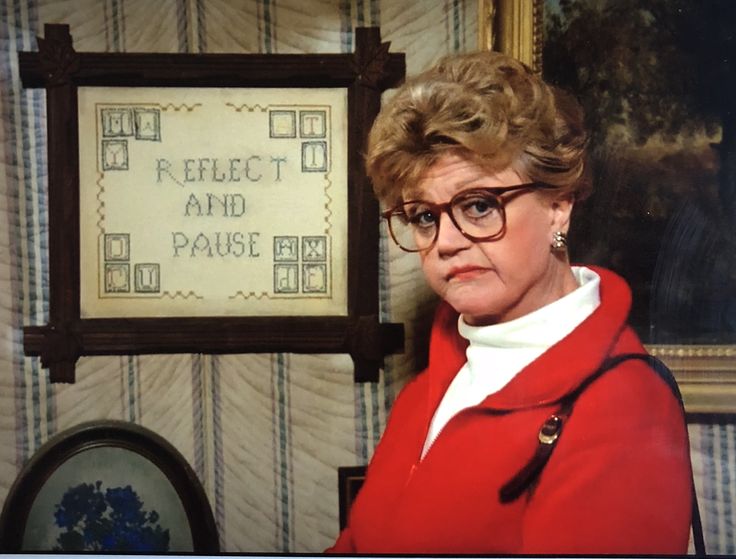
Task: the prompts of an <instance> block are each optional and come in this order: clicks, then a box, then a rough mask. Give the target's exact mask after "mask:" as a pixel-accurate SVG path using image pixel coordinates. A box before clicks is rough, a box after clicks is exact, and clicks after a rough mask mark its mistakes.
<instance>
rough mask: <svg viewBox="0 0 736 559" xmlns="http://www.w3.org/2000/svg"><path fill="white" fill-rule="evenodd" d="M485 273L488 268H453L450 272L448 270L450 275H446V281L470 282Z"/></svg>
mask: <svg viewBox="0 0 736 559" xmlns="http://www.w3.org/2000/svg"><path fill="white" fill-rule="evenodd" d="M487 271H488V268H483V267H480V266H463V267H460V268H453V269H452V270H450V273H449V274H447V281H452V280H457V281H463V280H472V279H475V278H477V277H478V276H480V275H483V274H485V273H486V272H487Z"/></svg>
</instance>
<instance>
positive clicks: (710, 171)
mask: <svg viewBox="0 0 736 559" xmlns="http://www.w3.org/2000/svg"><path fill="white" fill-rule="evenodd" d="M543 33H544V44H543V51H542V70H543V75H544V77H545V79H546V80H547V81H549V82H551V83H553V84H556V85H559V86H560V87H562V88H564V89H566V90H568V91H571V92H572V93H573V94H574V95H576V96H577V97H578V99H579V100H580V101H581V103H582V104H583V107H584V109H585V111H586V119H587V125H588V128H589V130H590V131H591V144H590V153H591V158H590V159H591V160H590V169H591V172H592V178H593V184H594V190H593V192H594V193H593V195H592V196H591V197H590V198H589V199H588V200H586V201H585V202H582V203H580V204H578V205H577V207H576V212H575V216H574V218H573V225H572V228H571V232H570V247H571V258H572V260H573V262H583V263H590V264H598V265H602V266H604V267H607V268H609V269H612V270H614V271H616V272H618V273H619V274H621V275H623V276H624V277H625V278H626V279H627V281H628V282H629V284H630V285H631V287H632V290H633V297H634V302H633V308H632V314H631V322H632V324H633V326H634V327H635V329H636V330H637V331H638V333H639V335H640V336H641V337H642V339H643V340H644V341H645V342H648V343H653V344H667V343H674V344H713V343H724V344H733V343H736V40H735V38H734V34H736V1H733V0H704V1H693V0H546V2H545V4H544V29H543Z"/></svg>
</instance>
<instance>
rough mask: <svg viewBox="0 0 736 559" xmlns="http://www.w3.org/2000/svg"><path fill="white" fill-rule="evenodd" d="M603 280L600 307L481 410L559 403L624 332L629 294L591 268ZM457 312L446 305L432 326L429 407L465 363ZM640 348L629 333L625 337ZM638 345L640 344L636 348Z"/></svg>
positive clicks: (617, 278)
mask: <svg viewBox="0 0 736 559" xmlns="http://www.w3.org/2000/svg"><path fill="white" fill-rule="evenodd" d="M589 268H590V269H591V270H593V271H594V272H596V273H597V274H598V275H599V276H600V278H601V284H600V290H601V292H600V296H601V304H600V306H599V307H598V308H597V309H596V310H595V311H594V312H593V313H592V314H591V315H590V316H589V317H588V318H586V319H585V320H584V321H583V322H582V323H581V324H580V325H579V326H578V327H577V328H575V330H573V331H572V332H571V333H570V334H569V335H568V336H566V337H565V338H563V339H562V340H560V341H559V342H558V343H556V344H555V345H553V346H552V347H551V348H550V349H548V350H547V351H546V352H545V353H543V354H542V355H541V356H540V357H539V358H537V359H536V360H534V361H533V362H532V363H530V364H529V365H528V366H526V367H525V368H524V369H522V370H521V371H520V372H519V373H518V374H517V375H516V376H515V377H514V378H513V379H512V380H511V381H510V382H509V383H508V384H507V385H506V386H504V387H503V388H502V389H501V390H499V391H498V392H496V393H494V394H491V395H490V396H488V397H487V398H486V399H485V400H484V401H483V402H482V403H481V406H483V407H485V408H489V409H498V410H514V409H521V408H528V407H535V406H541V405H545V404H549V403H553V402H555V401H557V400H558V399H559V398H561V397H562V396H564V395H565V394H567V393H569V392H570V391H571V390H573V389H574V388H576V387H577V386H578V385H579V384H580V383H581V382H582V381H583V380H584V379H585V378H586V377H587V376H588V375H589V374H590V373H592V372H593V371H594V370H595V369H596V368H597V367H598V366H599V365H600V363H601V362H602V361H603V360H604V359H605V358H606V356H608V355H609V354H610V353H611V352H612V350H613V347H614V345H615V344H616V343H617V341H618V340H619V338H620V337H621V333H622V332H623V331H624V330H625V328H626V319H627V317H628V314H629V308H630V307H631V291H630V290H629V287H628V285H626V282H625V281H624V280H623V278H621V277H620V276H618V275H616V274H614V273H613V272H610V271H608V270H605V269H603V268H598V267H594V266H589ZM457 319H458V314H457V313H456V312H455V311H454V310H453V309H452V308H451V307H450V306H449V305H447V304H446V303H442V304H441V305H440V307H439V308H438V311H437V315H436V318H435V323H434V325H433V328H432V335H431V342H430V348H431V349H430V361H429V370H428V374H429V379H428V381H429V385H430V388H429V401H428V405H429V406H430V409H432V410H434V409H436V408H437V406H438V405H439V402H440V400H441V399H442V397H443V395H444V393H445V392H446V391H447V388H448V387H449V385H450V382H451V381H452V379H453V378H454V376H455V374H456V373H457V372H458V371H459V370H460V367H461V366H462V365H463V364H464V363H465V361H466V357H465V349H466V347H467V345H468V344H467V341H466V340H465V339H463V338H462V337H461V336H460V335H459V334H458V332H457ZM625 337H626V338H627V339H628V338H631V341H632V342H633V343H636V344H639V343H638V340H636V336H635V335H634V334H633V332H628V333H627V335H626V336H625ZM639 347H640V345H639Z"/></svg>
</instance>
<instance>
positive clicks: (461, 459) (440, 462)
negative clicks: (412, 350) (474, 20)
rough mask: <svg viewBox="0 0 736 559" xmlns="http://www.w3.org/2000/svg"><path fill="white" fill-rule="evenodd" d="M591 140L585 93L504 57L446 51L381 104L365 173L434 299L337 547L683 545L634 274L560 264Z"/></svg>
mask: <svg viewBox="0 0 736 559" xmlns="http://www.w3.org/2000/svg"><path fill="white" fill-rule="evenodd" d="M585 146H586V133H585V131H584V129H583V126H582V114H581V110H580V109H579V106H578V105H577V103H576V102H575V101H574V100H572V99H571V98H570V97H568V96H566V95H564V94H562V93H561V92H560V91H557V90H555V89H553V88H551V87H549V86H548V85H546V84H545V83H544V82H543V81H541V79H540V78H538V77H537V76H536V75H534V74H533V73H532V72H530V71H529V70H528V69H527V68H526V67H525V66H524V65H522V64H521V63H519V62H517V61H515V60H513V59H511V58H508V57H506V56H503V55H501V54H497V53H489V52H486V53H478V54H471V55H460V56H451V57H447V58H445V59H443V60H442V61H440V62H439V63H438V64H437V65H436V66H435V67H434V68H432V69H430V70H428V71H426V72H425V73H423V74H421V75H419V76H417V77H415V78H414V79H412V80H410V81H408V82H407V83H406V84H405V85H404V86H402V87H401V88H400V89H399V90H398V91H397V93H396V94H395V95H394V96H393V97H392V98H391V100H390V101H389V103H388V104H387V105H386V106H385V107H384V108H383V109H382V111H381V113H380V115H379V116H378V118H377V120H376V123H375V125H374V127H373V130H372V131H371V134H370V139H369V146H368V153H367V168H368V174H369V175H370V177H371V178H372V180H373V183H374V187H375V190H376V193H377V195H378V197H379V199H380V200H381V202H382V203H383V204H384V205H385V206H386V207H387V208H389V209H388V211H386V212H385V214H384V217H386V218H387V220H388V225H389V230H390V233H391V236H392V238H393V239H394V240H395V241H396V243H397V244H398V245H399V246H400V247H401V248H402V249H404V250H406V251H410V252H416V253H417V254H418V256H419V260H420V261H421V265H422V269H423V271H424V275H425V276H426V279H427V281H428V283H429V285H430V286H431V287H432V289H433V290H434V291H436V292H437V294H438V295H439V296H440V297H441V298H442V300H443V301H442V303H441V304H440V307H439V309H438V311H437V313H436V317H435V322H434V325H433V330H432V335H431V340H430V359H429V366H428V368H427V370H425V371H424V372H423V373H421V374H420V375H418V376H417V377H416V378H415V379H414V380H412V381H411V382H410V383H409V384H408V385H407V386H406V387H405V388H404V390H403V391H402V392H401V394H400V395H399V397H398V398H397V400H396V402H395V404H394V407H393V410H392V412H391V417H390V419H389V422H388V425H387V427H386V431H385V433H384V435H383V438H382V440H381V442H380V444H379V445H378V447H377V449H376V452H375V455H374V456H373V458H372V460H371V463H370V465H369V467H368V473H367V478H366V481H365V484H364V485H363V488H362V489H361V491H360V493H359V495H358V497H357V499H356V501H355V503H354V506H353V508H352V510H351V513H350V517H349V523H348V527H347V528H346V529H345V530H344V531H343V532H342V533H341V535H340V537H339V539H338V540H337V542H336V543H335V545H334V546H333V548H331V551H334V552H345V553H350V552H358V553H482V554H490V553H494V554H498V553H500V554H508V553H523V554H529V553H617V554H618V553H637V554H638V553H684V552H686V550H687V545H688V537H689V523H690V511H691V487H692V486H691V481H690V477H691V468H690V460H689V447H688V439H687V432H686V428H685V425H684V421H683V411H682V407H681V405H680V402H679V401H678V399H677V397H676V394H675V392H676V390H675V391H673V389H672V387H671V386H668V384H667V382H665V379H663V376H662V375H661V374H658V373H657V372H656V371H655V370H654V369H653V368H652V367H651V366H650V364H649V362H648V361H647V360H646V355H645V350H644V348H643V347H642V345H641V343H640V342H639V340H638V339H637V337H636V335H635V334H634V332H633V331H632V330H631V329H630V328H629V327H628V326H627V325H626V320H627V315H628V312H629V306H630V298H631V296H630V291H629V288H628V286H627V285H626V283H625V282H624V280H623V279H621V278H620V277H618V276H617V275H615V274H613V273H612V272H609V271H607V270H604V269H601V268H595V267H592V266H590V267H583V266H579V267H578V266H572V267H571V266H570V264H569V261H568V255H567V250H566V245H567V231H568V227H569V224H570V214H571V211H572V209H573V205H574V204H575V202H576V201H578V200H580V199H581V198H583V197H584V196H585V195H586V194H587V193H588V190H589V183H588V181H587V180H586V173H585V166H584V154H585ZM632 354H633V355H632Z"/></svg>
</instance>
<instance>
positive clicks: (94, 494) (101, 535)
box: [54, 481, 169, 553]
mask: <svg viewBox="0 0 736 559" xmlns="http://www.w3.org/2000/svg"><path fill="white" fill-rule="evenodd" d="M54 517H55V522H56V525H57V526H58V527H59V528H61V529H62V532H61V534H59V536H58V538H57V540H56V544H57V545H56V547H55V549H54V551H115V552H144V553H159V552H165V551H169V531H168V530H165V529H163V528H161V526H160V525H159V523H158V522H159V515H158V513H157V512H156V511H155V510H151V511H150V512H147V511H146V510H145V509H144V508H143V502H142V501H141V499H140V498H139V497H138V494H137V493H136V492H135V491H134V490H133V488H132V487H131V486H130V485H126V486H125V487H111V488H109V489H104V488H103V487H102V482H101V481H97V482H96V483H95V484H94V485H92V484H91V483H81V484H79V485H76V486H74V487H70V488H69V489H68V490H67V491H66V492H65V493H64V495H63V497H62V499H61V503H59V504H57V505H56V507H55V511H54Z"/></svg>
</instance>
